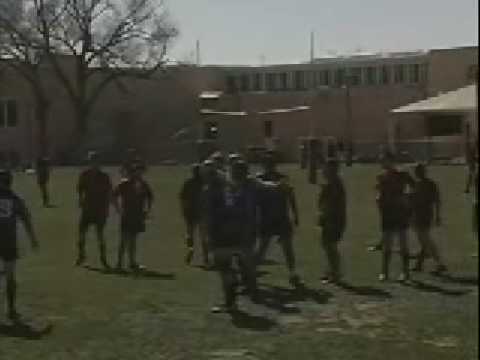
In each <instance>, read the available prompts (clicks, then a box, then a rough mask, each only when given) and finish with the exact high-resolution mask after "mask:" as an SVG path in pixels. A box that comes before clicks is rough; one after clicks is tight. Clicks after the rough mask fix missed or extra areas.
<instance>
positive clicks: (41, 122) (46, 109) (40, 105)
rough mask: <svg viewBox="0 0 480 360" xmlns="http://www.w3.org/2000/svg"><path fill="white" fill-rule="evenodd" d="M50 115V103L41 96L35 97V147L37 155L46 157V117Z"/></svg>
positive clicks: (47, 146)
mask: <svg viewBox="0 0 480 360" xmlns="http://www.w3.org/2000/svg"><path fill="white" fill-rule="evenodd" d="M49 115H50V103H49V102H48V100H45V99H43V98H38V99H37V108H36V121H37V124H38V138H37V148H38V156H39V157H46V156H48V154H49V150H50V149H49V147H50V146H49V143H48V119H49Z"/></svg>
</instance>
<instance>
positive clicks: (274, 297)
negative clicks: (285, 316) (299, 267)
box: [258, 286, 333, 313]
mask: <svg viewBox="0 0 480 360" xmlns="http://www.w3.org/2000/svg"><path fill="white" fill-rule="evenodd" d="M332 297H333V295H332V293H330V292H328V291H325V290H313V289H310V288H308V287H306V286H302V287H299V288H298V289H289V288H284V287H278V286H265V287H262V288H260V289H259V290H258V303H259V304H261V305H264V306H267V307H269V308H271V309H274V310H277V311H279V312H281V313H299V312H300V310H299V309H298V308H297V307H295V306H293V305H294V304H295V303H297V302H300V301H307V300H311V301H314V302H316V303H317V304H327V303H328V301H329V300H330V298H332Z"/></svg>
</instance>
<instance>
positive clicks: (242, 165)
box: [232, 159, 248, 181]
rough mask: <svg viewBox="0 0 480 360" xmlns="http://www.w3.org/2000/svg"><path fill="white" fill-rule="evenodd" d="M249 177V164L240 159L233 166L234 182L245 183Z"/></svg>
mask: <svg viewBox="0 0 480 360" xmlns="http://www.w3.org/2000/svg"><path fill="white" fill-rule="evenodd" d="M247 177H248V164H247V162H246V161H244V160H242V159H239V160H236V161H235V162H234V163H233V164H232V179H233V180H234V181H245V180H246V179H247Z"/></svg>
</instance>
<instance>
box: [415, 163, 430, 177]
mask: <svg viewBox="0 0 480 360" xmlns="http://www.w3.org/2000/svg"><path fill="white" fill-rule="evenodd" d="M414 171H415V176H416V177H417V178H419V179H424V178H425V177H426V176H427V167H426V165H425V164H422V163H418V164H417V165H415V170H414Z"/></svg>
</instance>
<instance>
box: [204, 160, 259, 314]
mask: <svg viewBox="0 0 480 360" xmlns="http://www.w3.org/2000/svg"><path fill="white" fill-rule="evenodd" d="M232 170H233V171H232V180H231V181H227V180H225V179H222V178H219V179H218V180H217V184H216V186H211V187H209V188H208V190H207V192H206V201H207V213H208V227H209V234H210V244H211V247H212V249H213V252H214V258H215V266H216V269H217V270H218V272H219V275H220V279H221V283H222V288H223V294H224V304H223V305H222V306H220V307H217V306H216V307H213V308H212V311H213V312H221V311H226V312H234V311H236V310H237V285H238V281H237V278H236V272H235V270H234V268H233V261H234V259H235V258H237V257H238V258H239V259H240V263H241V266H242V272H243V274H244V276H245V277H246V278H245V281H246V283H247V288H248V290H249V294H250V295H251V296H252V298H255V296H256V278H255V266H254V262H253V256H252V255H251V254H250V251H249V249H250V248H251V246H250V241H251V234H252V229H254V227H255V222H254V220H253V219H252V211H251V209H252V206H254V199H253V197H252V193H251V192H249V191H248V188H247V187H246V186H245V167H244V165H243V164H242V163H240V162H237V163H235V164H234V165H233V168H232Z"/></svg>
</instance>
